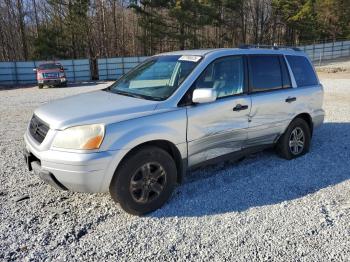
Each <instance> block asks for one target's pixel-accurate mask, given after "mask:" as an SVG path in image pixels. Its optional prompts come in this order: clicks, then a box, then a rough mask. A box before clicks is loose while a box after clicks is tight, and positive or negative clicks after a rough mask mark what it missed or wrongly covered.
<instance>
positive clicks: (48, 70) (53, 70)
mask: <svg viewBox="0 0 350 262" xmlns="http://www.w3.org/2000/svg"><path fill="white" fill-rule="evenodd" d="M38 72H39V73H59V72H63V70H61V69H59V68H55V69H38Z"/></svg>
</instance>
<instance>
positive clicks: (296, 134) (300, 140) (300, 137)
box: [289, 127, 305, 155]
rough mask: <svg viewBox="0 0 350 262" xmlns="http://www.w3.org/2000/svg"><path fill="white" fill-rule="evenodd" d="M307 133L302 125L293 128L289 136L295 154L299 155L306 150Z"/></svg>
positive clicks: (290, 145)
mask: <svg viewBox="0 0 350 262" xmlns="http://www.w3.org/2000/svg"><path fill="white" fill-rule="evenodd" d="M304 144H305V135H304V131H303V130H302V129H301V128H300V127H296V128H294V129H293V131H292V132H291V134H290V136H289V149H290V151H291V152H292V154H293V155H299V154H300V153H301V152H303V150H304Z"/></svg>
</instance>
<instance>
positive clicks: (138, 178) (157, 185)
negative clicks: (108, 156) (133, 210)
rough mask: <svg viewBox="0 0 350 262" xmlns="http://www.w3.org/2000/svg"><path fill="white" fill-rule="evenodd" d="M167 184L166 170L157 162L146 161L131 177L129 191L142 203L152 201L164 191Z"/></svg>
mask: <svg viewBox="0 0 350 262" xmlns="http://www.w3.org/2000/svg"><path fill="white" fill-rule="evenodd" d="M165 185H166V172H165V170H164V168H163V167H162V166H161V165H160V164H159V163H156V162H152V163H146V164H144V165H142V166H141V167H140V168H138V169H137V170H136V172H135V173H134V174H133V176H132V177H131V181H130V186H129V191H130V193H131V196H132V198H133V199H134V200H135V201H136V202H137V203H141V204H146V203H149V202H152V201H153V200H155V199H156V198H158V196H159V195H160V194H161V193H162V192H163V190H164V188H165Z"/></svg>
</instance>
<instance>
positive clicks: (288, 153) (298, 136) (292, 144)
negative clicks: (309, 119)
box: [277, 118, 311, 160]
mask: <svg viewBox="0 0 350 262" xmlns="http://www.w3.org/2000/svg"><path fill="white" fill-rule="evenodd" d="M310 143H311V131H310V127H309V125H308V124H307V123H306V121H305V120H303V119H301V118H297V119H295V120H293V122H292V123H290V125H289V126H288V128H287V130H286V132H285V133H284V134H283V135H282V136H281V137H280V139H279V140H278V143H277V152H278V154H279V155H280V156H281V157H283V158H285V159H288V160H290V159H293V158H297V157H299V156H302V155H304V154H306V153H307V152H309V149H310Z"/></svg>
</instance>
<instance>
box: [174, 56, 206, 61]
mask: <svg viewBox="0 0 350 262" xmlns="http://www.w3.org/2000/svg"><path fill="white" fill-rule="evenodd" d="M199 59H201V57H200V56H197V55H183V56H181V57H180V58H179V61H190V62H198V61H199Z"/></svg>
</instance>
